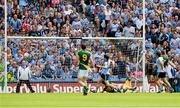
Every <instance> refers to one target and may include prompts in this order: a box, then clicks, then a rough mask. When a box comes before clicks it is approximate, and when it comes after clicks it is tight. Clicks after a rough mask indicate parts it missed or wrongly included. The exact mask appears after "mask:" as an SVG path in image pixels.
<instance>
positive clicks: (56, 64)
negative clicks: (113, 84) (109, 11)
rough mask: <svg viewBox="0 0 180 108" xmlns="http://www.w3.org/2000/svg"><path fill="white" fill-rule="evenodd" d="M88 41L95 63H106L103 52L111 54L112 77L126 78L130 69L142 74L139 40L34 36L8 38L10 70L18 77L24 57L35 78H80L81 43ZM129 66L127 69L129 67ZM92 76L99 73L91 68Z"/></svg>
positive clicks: (37, 79)
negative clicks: (138, 60)
mask: <svg viewBox="0 0 180 108" xmlns="http://www.w3.org/2000/svg"><path fill="white" fill-rule="evenodd" d="M82 42H83V43H86V45H87V50H88V51H89V52H91V55H92V58H93V59H94V64H99V65H103V58H104V54H109V55H110V58H111V59H112V60H114V61H115V63H116V66H115V68H113V69H112V70H113V72H114V74H115V76H112V80H117V81H119V80H120V79H121V78H126V77H127V73H126V72H131V73H134V75H136V76H137V77H139V78H141V77H142V64H141V66H140V64H139V63H138V64H139V65H138V66H137V55H138V54H137V49H138V44H137V43H138V42H134V43H133V42H131V41H127V40H126V41H124V42H118V41H117V40H77V39H74V40H70V39H69V40H58V39H57V40H37V39H36V40H31V39H11V40H10V41H8V46H9V47H8V51H7V57H8V73H11V74H14V76H13V77H14V78H15V79H16V74H17V67H18V66H19V65H20V64H21V61H22V60H23V59H26V60H27V62H28V64H29V66H31V70H32V76H33V79H34V80H36V81H39V80H48V79H50V80H55V81H59V80H63V81H73V80H76V79H77V70H75V68H74V62H75V60H76V54H77V52H78V51H79V50H80V49H81V43H82ZM141 46H142V45H141ZM127 68H128V69H127ZM90 76H91V77H90V79H91V80H93V81H95V80H96V79H97V78H98V77H99V76H98V74H93V73H92V72H90Z"/></svg>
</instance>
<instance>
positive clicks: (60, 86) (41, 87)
mask: <svg viewBox="0 0 180 108" xmlns="http://www.w3.org/2000/svg"><path fill="white" fill-rule="evenodd" d="M16 84H17V83H8V87H7V88H8V93H15V92H16ZM118 84H119V85H122V84H123V83H118ZM88 85H89V88H90V89H91V90H95V89H96V83H88ZM136 86H137V90H136V91H137V92H143V87H142V83H137V84H136ZM32 87H33V89H34V90H35V91H36V93H47V92H53V93H79V92H82V89H83V88H82V87H81V86H80V85H79V84H78V83H52V82H51V83H47V82H46V83H32ZM0 88H1V86H0ZM102 90H103V86H101V87H100V89H99V91H102ZM157 91H158V87H157V86H155V84H153V83H151V84H149V92H157ZM20 92H21V93H22V92H23V93H29V92H30V91H29V89H28V88H27V86H26V85H25V84H22V86H21V89H20ZM0 93H2V90H1V89H0Z"/></svg>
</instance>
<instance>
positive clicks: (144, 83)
mask: <svg viewBox="0 0 180 108" xmlns="http://www.w3.org/2000/svg"><path fill="white" fill-rule="evenodd" d="M145 6H146V3H145V0H143V92H149V84H148V79H147V76H146V75H145V67H146V66H145V62H146V49H145V32H146V31H145V23H146V13H145V8H146V7H145Z"/></svg>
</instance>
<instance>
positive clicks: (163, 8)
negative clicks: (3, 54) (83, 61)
mask: <svg viewBox="0 0 180 108" xmlns="http://www.w3.org/2000/svg"><path fill="white" fill-rule="evenodd" d="M3 4H4V3H3V0H1V5H0V18H1V20H0V28H1V29H0V38H1V41H0V42H1V44H3V43H4V40H3V37H4V13H3ZM179 6H180V0H146V9H145V13H146V22H145V29H146V33H145V38H146V43H145V47H146V74H147V75H149V76H150V80H151V78H152V77H153V76H155V72H156V68H155V65H156V59H157V57H156V52H157V51H161V52H162V53H163V55H164V56H165V57H166V58H168V60H169V62H172V63H173V64H174V65H175V67H176V68H172V67H168V69H169V76H170V77H172V78H173V77H180V75H179V73H178V72H179V70H180V69H179V68H180V66H179V64H180V57H179V56H180V21H179V17H180V16H179V15H180V9H179ZM142 14H143V11H142V0H8V35H10V36H43V37H121V36H125V37H142V33H143V32H142V26H143V17H142ZM74 41H75V40H46V41H45V40H28V39H27V40H26V39H17V40H13V39H9V41H8V47H9V48H8V58H9V59H8V60H9V61H8V62H9V64H8V72H15V71H12V70H13V68H12V67H13V66H18V64H19V63H20V61H21V60H22V58H24V57H28V61H29V62H30V64H31V65H32V67H33V68H32V69H33V70H37V71H34V75H35V76H36V72H37V73H43V72H50V71H42V70H44V69H45V67H48V66H49V67H51V68H52V70H53V72H54V73H56V72H55V71H54V69H55V68H57V67H58V65H59V67H61V68H62V71H63V72H64V73H68V71H69V70H71V67H72V64H71V63H72V62H73V59H75V52H76V51H77V50H78V49H79V44H80V43H81V40H76V41H75V42H74ZM89 41H90V40H89ZM98 41H99V42H98ZM116 41H117V42H114V41H110V40H106V41H105V40H95V41H91V42H90V43H88V44H89V45H90V46H89V47H90V48H89V49H91V50H92V48H91V47H94V49H93V50H92V51H94V52H92V53H93V55H96V54H95V53H98V54H97V55H99V56H100V55H103V54H104V53H106V52H108V53H109V52H111V51H113V50H112V48H113V47H115V49H116V50H114V52H111V54H112V55H114V54H115V55H117V56H112V59H113V60H115V61H117V60H118V59H122V60H124V61H128V60H129V61H130V63H133V62H136V63H137V61H138V60H140V59H137V58H138V57H136V55H137V49H138V48H137V46H138V43H139V42H138V41H132V40H131V41H122V40H119V42H118V40H116ZM37 43H38V44H37ZM124 43H126V44H124ZM140 43H141V42H140ZM96 44H97V46H95V45H96ZM101 44H103V45H101ZM72 45H74V46H73V47H71V46H72ZM141 46H142V45H141ZM96 47H98V48H96ZM107 49H109V50H108V51H107ZM132 49H135V50H132ZM140 49H141V48H140ZM99 50H102V52H101V51H99ZM141 50H142V49H141ZM141 50H140V51H141ZM125 52H126V53H125ZM127 52H129V53H128V54H127ZM36 53H39V54H38V56H34V55H37V54H36ZM133 53H136V54H135V55H134V56H133V57H130V55H133ZM73 54H74V55H73ZM49 55H50V56H49ZM57 55H59V56H57ZM120 55H121V56H120ZM140 55H141V54H140ZM66 56H68V57H66ZM69 56H70V57H69ZM54 57H57V58H59V59H58V60H60V61H62V62H61V63H58V61H56V59H55V60H53V63H54V62H56V63H55V65H57V66H51V65H53V64H51V61H52V60H51V59H53V58H54ZM67 58H68V59H67ZM95 58H96V57H95ZM133 58H134V60H133ZM2 59H3V58H2ZM130 63H129V64H130ZM42 64H43V66H42ZM65 64H66V65H67V66H68V67H65ZM69 64H71V65H69ZM116 64H118V63H117V62H116ZM119 64H120V65H122V66H121V67H127V65H126V66H125V65H124V64H123V63H119ZM125 64H128V63H125ZM63 65H64V66H63ZM136 65H137V64H136ZM117 67H118V66H117ZM136 67H138V66H136ZM141 68H142V67H141ZM141 68H136V71H141ZM125 69H126V71H124V72H123V73H122V72H120V71H121V70H123V69H119V70H118V69H117V68H115V69H114V71H117V70H118V72H119V73H122V74H121V75H119V77H124V76H126V75H125V74H124V73H126V72H127V70H128V69H127V68H125ZM59 72H60V71H59ZM54 73H53V75H55V74H54ZM39 75H42V76H43V74H39ZM44 76H46V75H44ZM44 76H43V78H45V77H44ZM72 76H73V75H72ZM51 77H52V78H55V77H54V76H51ZM73 77H74V76H73ZM61 78H63V77H61ZM71 78H72V77H71Z"/></svg>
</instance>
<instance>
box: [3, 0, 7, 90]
mask: <svg viewBox="0 0 180 108" xmlns="http://www.w3.org/2000/svg"><path fill="white" fill-rule="evenodd" d="M4 16H5V18H4V21H5V25H4V27H5V34H4V41H5V45H4V46H5V55H4V56H5V61H4V64H5V72H4V75H5V84H4V93H7V0H4Z"/></svg>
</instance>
